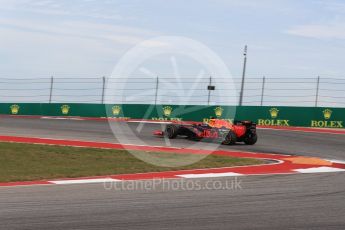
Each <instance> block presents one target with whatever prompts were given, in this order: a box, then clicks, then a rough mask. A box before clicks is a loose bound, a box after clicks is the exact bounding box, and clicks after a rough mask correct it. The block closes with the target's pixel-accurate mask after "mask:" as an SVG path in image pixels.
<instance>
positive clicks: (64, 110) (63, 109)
mask: <svg viewBox="0 0 345 230" xmlns="http://www.w3.org/2000/svg"><path fill="white" fill-rule="evenodd" d="M70 108H71V107H69V105H63V106H61V112H62V114H63V115H68V113H69V110H70Z"/></svg>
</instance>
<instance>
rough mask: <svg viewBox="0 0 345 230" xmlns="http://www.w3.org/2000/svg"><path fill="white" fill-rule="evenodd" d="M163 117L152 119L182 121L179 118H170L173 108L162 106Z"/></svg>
mask: <svg viewBox="0 0 345 230" xmlns="http://www.w3.org/2000/svg"><path fill="white" fill-rule="evenodd" d="M162 112H163V117H152V120H154V121H182V118H180V117H171V115H172V113H173V108H172V107H171V106H168V105H167V106H164V107H163V108H162Z"/></svg>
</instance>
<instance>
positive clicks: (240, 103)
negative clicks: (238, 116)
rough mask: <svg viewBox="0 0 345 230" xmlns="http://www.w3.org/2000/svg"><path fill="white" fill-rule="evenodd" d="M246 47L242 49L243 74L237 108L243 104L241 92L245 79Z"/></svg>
mask: <svg viewBox="0 0 345 230" xmlns="http://www.w3.org/2000/svg"><path fill="white" fill-rule="evenodd" d="M247 49H248V47H247V45H246V46H245V47H244V53H243V56H244V61H243V72H242V82H241V91H240V102H239V106H242V104H243V93H244V92H243V90H244V81H245V79H246V69H247Z"/></svg>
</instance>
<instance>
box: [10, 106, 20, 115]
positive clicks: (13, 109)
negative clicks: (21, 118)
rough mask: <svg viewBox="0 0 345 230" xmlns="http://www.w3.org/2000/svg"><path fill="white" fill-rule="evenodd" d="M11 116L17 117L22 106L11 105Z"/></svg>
mask: <svg viewBox="0 0 345 230" xmlns="http://www.w3.org/2000/svg"><path fill="white" fill-rule="evenodd" d="M10 109H11V114H12V115H17V114H18V113H19V109H20V106H19V105H11V106H10Z"/></svg>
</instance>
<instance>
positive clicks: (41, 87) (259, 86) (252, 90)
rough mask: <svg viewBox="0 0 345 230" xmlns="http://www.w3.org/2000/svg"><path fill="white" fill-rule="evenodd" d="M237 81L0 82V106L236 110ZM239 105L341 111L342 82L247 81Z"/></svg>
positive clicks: (189, 78) (344, 99) (344, 103)
mask: <svg viewBox="0 0 345 230" xmlns="http://www.w3.org/2000/svg"><path fill="white" fill-rule="evenodd" d="M240 88H241V78H240V77H234V78H232V77H215V76H211V77H192V76H186V77H159V76H158V77H153V78H148V77H145V78H140V77H130V78H129V77H128V78H127V77H126V78H120V77H117V78H110V77H97V78H58V77H47V78H21V79H19V78H16V79H14V78H0V103H92V104H157V105H158V104H161V105H162V104H176V105H238V102H239V95H240ZM243 105H246V106H306V107H344V106H345V78H330V77H322V76H321V77H309V78H296V77H292V78H289V77H285V78H282V77H247V78H246V80H245V82H244V92H243Z"/></svg>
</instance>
